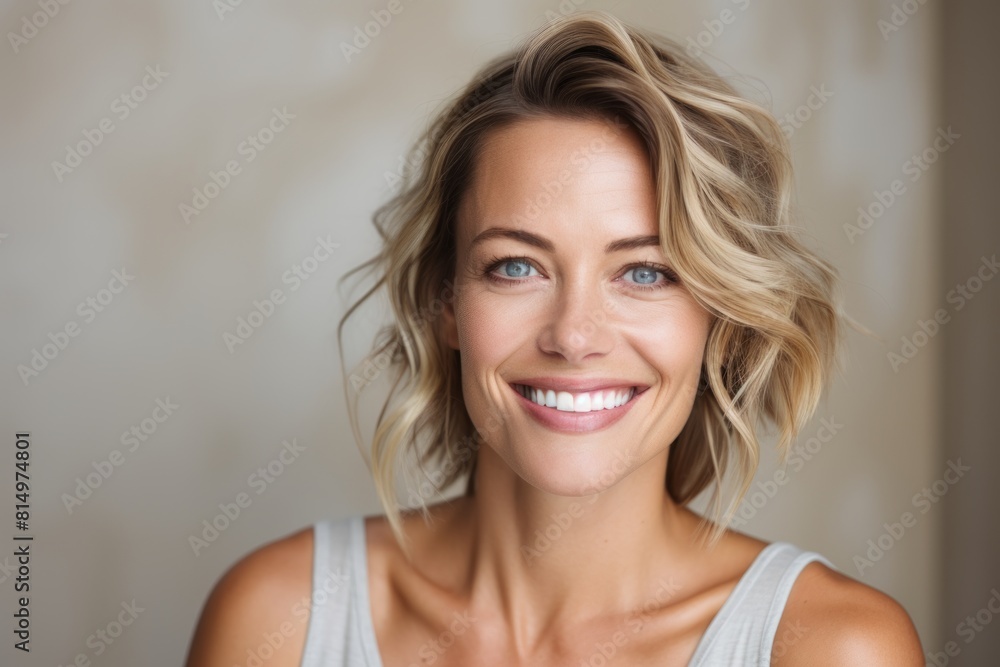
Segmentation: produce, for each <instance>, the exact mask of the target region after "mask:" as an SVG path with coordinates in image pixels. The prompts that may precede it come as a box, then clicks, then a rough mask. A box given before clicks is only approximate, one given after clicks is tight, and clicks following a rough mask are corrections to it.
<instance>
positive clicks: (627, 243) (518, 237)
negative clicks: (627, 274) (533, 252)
mask: <svg viewBox="0 0 1000 667" xmlns="http://www.w3.org/2000/svg"><path fill="white" fill-rule="evenodd" d="M493 238H508V239H513V240H515V241H520V242H522V243H527V244H528V245H533V246H535V247H536V248H541V249H542V250H544V251H546V252H554V251H555V249H556V247H555V245H554V244H553V243H552V241H550V240H548V239H547V238H545V237H542V236H538V235H537V234H532V233H531V232H526V231H524V230H522V229H509V228H506V227H490V228H489V229H487V230H485V231H483V232H480V233H479V234H477V235H476V238H474V239H472V243H471V244H470V246H469V247H470V248H472V247H475V246H476V245H477V244H479V243H482V242H484V241H487V240H489V239H493ZM659 245H660V237H659V236H630V237H628V238H624V239H618V240H617V241H612V242H611V243H609V244H608V245H607V246H605V248H604V252H606V253H608V254H610V253H613V252H620V251H622V250H634V249H636V248H647V247H649V246H659Z"/></svg>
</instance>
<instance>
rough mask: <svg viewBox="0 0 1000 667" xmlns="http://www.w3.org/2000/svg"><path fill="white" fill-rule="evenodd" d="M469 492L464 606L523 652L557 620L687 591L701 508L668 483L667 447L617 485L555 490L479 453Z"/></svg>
mask: <svg viewBox="0 0 1000 667" xmlns="http://www.w3.org/2000/svg"><path fill="white" fill-rule="evenodd" d="M479 457H480V458H479V462H478V464H477V468H476V480H475V489H476V490H475V496H474V497H472V498H470V499H469V503H468V505H467V508H466V510H465V511H464V514H463V517H462V523H463V525H464V531H463V532H464V534H465V535H467V536H468V539H469V543H468V553H469V559H468V560H467V561H466V562H467V563H468V571H467V572H466V573H465V574H466V576H465V581H466V591H467V595H468V598H467V599H468V600H469V604H470V607H471V608H472V609H473V610H478V611H479V613H480V614H481V615H482V616H484V617H487V618H493V619H494V620H496V621H502V622H503V626H502V627H505V628H506V629H507V630H506V631H507V632H508V633H511V634H512V636H510V637H509V640H510V642H511V644H510V645H512V646H515V647H516V648H517V651H518V652H520V653H522V654H528V653H530V652H531V650H532V647H533V646H535V645H536V644H537V643H538V640H539V639H540V638H542V637H544V636H545V635H547V634H550V633H552V632H556V634H557V635H558V634H559V628H566V629H567V632H568V629H569V628H579V627H583V626H582V625H581V623H582V622H586V621H588V620H594V619H600V618H605V619H608V618H611V617H613V616H615V615H620V616H621V617H622V618H624V617H625V616H627V615H628V614H629V613H630V612H633V611H636V610H650V609H652V608H655V607H659V606H662V605H664V604H665V603H668V602H669V601H670V599H671V598H673V597H675V596H677V595H683V584H684V579H685V574H686V573H688V572H690V571H691V567H692V566H693V565H694V564H695V563H696V561H697V554H695V551H694V549H693V547H692V535H693V531H694V528H695V526H696V523H697V521H698V517H697V515H695V514H694V513H693V512H691V511H690V510H687V509H685V508H682V507H679V506H678V505H677V504H676V503H674V502H673V501H672V500H671V499H670V497H669V495H668V494H667V493H666V490H665V488H664V483H663V480H664V479H665V473H666V460H667V452H664V453H663V454H662V456H658V457H656V458H655V459H652V460H650V461H648V462H647V463H646V464H644V465H643V466H641V467H640V468H638V469H636V470H635V471H633V472H632V473H631V474H629V475H628V476H627V477H626V478H624V479H622V480H620V481H619V482H618V483H617V484H615V485H614V486H613V487H611V488H608V489H605V490H603V491H601V492H599V493H594V494H592V495H584V496H579V497H565V496H556V495H553V494H551V493H546V492H544V491H541V490H539V489H538V488H536V487H534V486H532V485H530V484H528V483H526V482H525V481H524V480H523V479H521V478H519V477H518V476H517V475H515V474H514V473H513V472H512V471H511V470H510V468H509V467H508V466H507V465H506V463H504V462H503V461H502V460H501V459H500V458H499V457H498V456H497V455H496V454H495V453H494V452H493V451H492V450H491V449H490V448H489V447H483V448H482V449H480V451H479Z"/></svg>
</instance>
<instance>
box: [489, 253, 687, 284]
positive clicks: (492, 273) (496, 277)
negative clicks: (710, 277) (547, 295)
mask: <svg viewBox="0 0 1000 667" xmlns="http://www.w3.org/2000/svg"><path fill="white" fill-rule="evenodd" d="M498 269H502V271H500V272H499V273H498V272H497V271H498ZM532 270H535V269H534V267H533V266H532V264H531V261H530V260H529V259H528V258H526V257H514V256H508V257H494V258H492V259H491V260H489V264H488V266H487V267H486V268H485V269H483V272H482V273H483V275H484V276H485V277H486V278H488V279H489V280H491V281H493V282H495V283H498V284H501V285H514V284H516V283H520V282H524V280H523V279H524V278H529V277H531V276H530V272H531V271H532ZM629 273H631V274H633V277H634V282H633V281H625V282H627V283H629V284H630V285H631V286H632V288H633V289H637V290H659V289H665V288H667V287H670V286H672V285H676V284H678V283H679V282H680V281H679V280H678V278H677V274H676V273H674V272H673V271H672V270H671V269H669V268H667V267H665V266H661V265H659V264H653V263H651V262H638V263H636V264H630V265H629V266H627V267H626V268H625V273H624V274H623V275H628V274H629ZM657 274H662V275H663V277H664V279H665V280H664V281H663V282H662V283H661V282H659V281H658V280H657Z"/></svg>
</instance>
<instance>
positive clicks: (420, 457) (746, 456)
mask: <svg viewBox="0 0 1000 667" xmlns="http://www.w3.org/2000/svg"><path fill="white" fill-rule="evenodd" d="M542 116H544V117H556V118H569V119H574V118H580V119H583V118H602V119H620V120H624V122H626V123H628V125H629V126H630V127H631V128H633V129H634V130H636V131H637V132H638V134H639V136H640V137H641V138H642V140H643V142H644V144H645V147H646V150H647V153H648V157H649V160H650V165H651V167H652V173H653V174H654V176H655V181H656V191H657V215H658V225H659V231H660V237H661V248H662V251H663V252H664V254H665V256H666V257H667V258H668V259H669V261H670V262H671V267H672V268H673V269H674V271H675V272H676V273H677V275H678V276H679V277H680V280H681V283H682V284H683V285H684V286H685V287H686V289H687V290H688V291H689V292H690V293H691V294H692V296H693V297H694V299H696V300H697V301H698V303H700V304H701V305H702V306H703V307H704V308H706V309H707V310H708V311H709V312H710V313H711V314H712V315H713V316H714V317H713V321H712V324H711V327H710V330H709V335H708V340H707V345H706V349H705V356H704V362H703V368H702V375H703V378H702V381H703V389H704V390H703V391H700V392H699V395H698V396H697V397H696V399H695V402H694V406H693V408H692V412H691V414H690V416H689V418H688V421H687V422H686V424H685V425H684V427H683V430H682V431H681V432H680V434H679V435H678V437H677V439H676V440H675V441H674V442H672V443H671V444H670V453H669V458H668V465H667V474H666V479H665V480H664V485H665V487H666V491H667V493H669V494H670V496H671V498H672V499H673V500H674V501H675V502H677V503H678V504H687V503H689V502H690V501H692V500H693V499H694V498H695V497H696V496H698V495H699V494H700V493H701V492H702V491H703V490H705V489H706V488H707V487H708V486H709V485H710V484H712V483H713V482H714V483H715V486H714V489H713V494H712V518H713V520H714V529H713V531H712V535H711V541H712V543H713V544H714V543H715V542H716V541H717V539H718V538H719V537H720V536H721V534H722V532H723V531H724V527H723V526H725V525H727V524H728V523H729V522H730V520H731V519H732V517H733V515H734V514H735V511H736V509H737V507H738V505H739V503H740V501H741V500H742V498H743V497H744V495H745V494H746V492H747V490H748V488H749V486H750V484H751V482H752V479H753V476H754V473H755V472H756V469H757V466H758V462H759V449H760V445H759V442H758V439H757V434H756V429H757V426H758V423H760V422H762V421H764V420H768V421H770V422H771V423H772V424H774V425H775V426H777V427H778V429H779V440H778V450H779V453H780V458H781V462H782V463H784V462H785V461H786V458H787V455H788V450H789V448H790V445H791V443H792V441H793V439H794V438H795V436H796V434H797V433H798V432H799V430H800V429H801V428H802V427H803V426H804V425H805V423H806V422H807V421H808V420H809V419H810V418H811V417H812V415H813V413H814V411H815V409H816V407H817V404H818V402H819V400H820V397H821V395H822V393H823V391H824V389H825V388H826V385H827V383H828V381H829V375H830V372H831V370H832V368H833V366H834V365H837V362H838V349H839V346H840V344H841V338H842V336H843V325H842V320H847V321H848V322H850V323H851V324H852V326H854V322H853V321H852V320H850V318H846V317H845V316H843V315H842V313H841V309H840V306H839V295H838V290H839V287H838V284H837V283H838V276H837V272H836V270H835V269H834V268H833V267H832V266H831V265H830V264H829V263H827V262H826V261H825V260H823V259H821V258H819V257H818V256H817V255H815V254H814V253H812V252H811V251H809V250H808V249H807V248H806V247H805V246H804V245H803V244H802V243H800V242H799V241H798V240H797V239H796V229H795V228H793V227H792V226H791V224H790V217H791V216H790V208H791V205H790V202H791V189H792V172H791V163H790V156H789V147H788V144H787V141H786V138H785V136H784V134H783V132H782V129H781V127H780V125H779V124H778V122H777V121H776V120H775V118H774V117H773V116H772V115H771V114H770V113H769V112H768V111H767V110H766V109H764V108H763V107H762V106H761V105H759V104H756V103H754V102H752V101H750V100H748V99H745V98H744V97H742V96H740V95H739V94H737V92H736V91H735V89H734V88H733V87H732V86H730V84H728V83H727V82H726V81H725V80H724V79H723V78H722V77H721V76H719V75H718V74H716V73H715V72H714V71H713V70H712V69H711V68H710V67H708V66H707V65H706V64H704V63H703V62H701V61H700V60H698V59H696V58H695V57H692V56H689V55H688V54H686V53H685V51H684V49H683V48H682V47H680V46H679V45H678V44H677V43H676V42H674V41H672V40H670V39H668V38H665V37H663V36H660V35H657V34H651V33H647V32H645V31H641V30H638V29H636V28H634V27H631V26H629V25H626V24H624V23H623V22H621V21H620V20H618V19H617V18H615V17H614V16H612V15H610V14H608V13H606V12H602V11H586V12H579V13H575V14H571V15H569V16H565V17H560V18H557V19H555V20H552V21H550V22H548V23H547V24H546V25H544V26H542V27H541V28H540V29H538V30H537V31H536V32H534V33H533V34H531V35H530V36H529V37H528V38H527V39H525V40H524V41H523V42H522V43H521V44H520V46H518V47H517V48H515V49H513V50H512V51H510V52H508V53H506V54H504V55H502V56H500V57H497V58H495V59H493V60H491V61H490V62H488V63H487V64H486V65H485V66H484V67H483V68H482V69H481V70H480V72H479V73H478V75H477V76H476V77H475V78H474V79H473V81H472V82H471V83H470V84H469V85H468V86H466V87H465V88H464V90H462V91H461V92H460V94H458V95H457V97H455V98H453V99H452V100H451V101H450V102H449V103H448V104H447V105H446V106H445V108H444V109H443V110H442V111H441V112H440V113H438V114H437V115H436V117H435V118H434V119H433V120H432V122H431V123H430V125H429V126H428V127H427V129H426V130H425V132H424V133H423V135H422V136H421V137H420V140H419V141H418V142H417V144H416V145H415V146H414V147H413V148H412V149H411V151H410V153H409V155H408V158H407V164H408V165H411V166H413V169H410V170H408V171H407V172H406V173H404V174H402V176H401V178H400V186H401V189H400V191H399V193H398V194H396V195H395V196H394V197H392V198H391V199H390V200H389V201H388V202H387V203H385V204H384V205H383V206H381V207H380V208H379V209H378V210H377V211H376V212H375V215H374V224H375V226H376V228H377V230H378V232H379V234H380V236H381V237H382V240H383V246H382V249H381V251H380V252H379V253H378V254H377V255H376V256H375V257H373V258H372V259H370V260H368V261H367V262H365V263H363V264H361V265H360V266H358V267H356V268H354V269H353V270H351V271H349V272H348V273H347V274H345V276H344V278H346V277H347V276H349V275H351V274H353V273H355V272H357V271H360V270H362V269H364V268H368V269H369V270H373V271H375V272H376V275H377V281H376V283H375V284H374V285H373V286H372V287H371V288H370V289H369V290H368V291H367V292H365V293H364V294H363V295H362V296H361V298H360V299H359V300H357V301H356V302H355V303H354V304H353V305H352V306H351V307H350V308H349V309H348V310H347V312H346V313H345V314H344V316H343V318H342V319H341V320H340V324H339V326H338V346H339V349H340V356H341V361H342V362H343V360H344V357H343V344H342V341H341V336H342V331H343V327H344V324H345V323H346V321H347V319H348V318H349V317H350V316H351V314H352V313H353V312H354V311H355V310H356V309H357V308H358V307H359V306H360V305H361V304H362V303H363V302H364V301H365V300H367V299H368V298H369V297H370V296H371V295H372V294H374V293H375V292H376V291H377V290H379V289H380V288H382V287H385V288H386V291H387V296H388V299H389V303H390V306H391V308H392V313H393V315H394V322H393V323H392V324H390V325H388V326H386V327H383V328H382V329H381V330H380V331H379V332H378V334H377V335H376V338H375V342H374V344H373V347H372V350H371V352H370V354H369V355H368V357H366V358H365V359H363V360H362V362H361V363H359V364H358V365H357V366H355V367H354V368H353V369H352V372H351V374H350V375H349V376H348V374H347V372H345V374H344V383H345V395H346V396H347V397H348V408H349V409H348V413H349V415H350V419H351V426H352V430H353V431H354V435H355V438H357V440H358V442H359V443H361V442H362V441H363V438H362V437H361V435H360V431H359V428H358V418H357V414H356V411H357V406H356V404H354V405H352V404H351V394H352V392H353V391H359V392H360V390H361V389H363V388H364V387H365V386H367V385H368V384H369V382H370V381H371V379H373V377H374V376H375V375H377V374H379V373H381V372H382V371H390V372H393V373H394V377H395V382H394V383H393V385H392V389H391V391H390V393H389V396H388V398H386V400H385V403H384V404H383V406H382V411H381V412H380V414H379V416H378V421H377V425H376V428H375V432H374V435H373V437H372V441H371V443H370V460H368V458H367V457H366V463H368V465H369V466H370V469H371V472H372V475H373V479H374V482H375V486H376V490H377V492H378V496H379V499H380V501H381V503H382V505H383V507H384V508H385V510H386V516H387V519H388V520H389V523H390V525H391V527H392V530H393V532H394V534H395V535H396V538H397V540H398V541H399V543H400V545H401V547H402V548H403V550H404V552H405V553H407V556H409V551H408V550H407V545H406V544H405V543H404V535H403V532H402V528H401V525H402V522H401V516H402V512H401V507H402V506H401V505H400V503H399V499H398V498H397V494H396V490H395V483H396V479H397V473H398V470H397V468H398V467H399V465H400V464H399V462H400V457H401V455H402V454H404V453H407V452H411V453H414V454H416V456H415V459H416V461H417V466H418V467H419V468H420V469H421V471H422V473H423V475H424V477H425V478H426V481H423V482H421V487H420V488H421V491H420V492H419V493H414V492H412V491H411V493H410V500H413V499H414V498H416V500H417V503H416V504H417V507H418V508H419V509H420V510H421V511H422V512H423V513H424V516H425V517H427V516H428V513H427V506H426V503H425V502H424V500H426V498H427V497H428V496H430V495H434V494H439V493H440V492H441V491H442V490H444V489H445V488H447V487H449V486H450V485H451V484H453V483H454V482H456V481H458V480H460V479H462V478H463V477H467V483H466V490H465V494H466V495H473V494H474V492H475V489H474V477H475V467H476V461H477V452H478V449H479V445H480V443H481V442H482V436H481V434H480V433H479V432H478V431H477V430H476V428H475V426H474V425H473V424H472V422H471V420H470V417H469V415H468V413H467V411H466V409H465V404H464V400H463V396H462V387H461V370H460V367H459V356H458V351H456V350H453V349H450V348H449V347H448V346H447V345H446V344H445V343H444V340H443V337H442V336H441V335H440V333H439V327H438V325H439V318H438V317H437V316H438V315H439V314H440V313H441V311H442V309H443V308H444V306H445V304H446V303H447V302H449V301H450V300H451V299H453V298H454V292H453V289H452V283H451V280H452V278H453V275H454V274H453V269H454V263H455V251H456V249H455V225H456V210H457V208H458V205H459V202H460V200H461V198H462V196H463V194H464V192H465V191H466V189H467V188H468V186H469V175H470V174H471V173H472V171H473V170H472V165H473V164H474V161H475V159H476V157H477V153H478V149H479V147H480V146H481V145H482V142H483V138H484V136H485V135H487V134H488V133H490V132H496V131H497V130H498V129H500V128H503V127H504V126H507V125H509V124H511V123H515V122H517V121H519V120H524V119H530V118H538V117H542ZM343 367H344V368H345V369H346V365H345V366H343ZM404 380H405V382H404ZM400 383H403V384H402V386H401V385H400ZM348 384H350V385H351V386H350V387H348ZM397 391H399V392H400V394H399V396H400V398H401V400H400V402H399V403H398V405H395V406H393V407H392V408H391V409H390V403H391V402H392V401H393V398H394V397H396V396H397ZM487 430H488V429H487ZM733 458H735V460H736V469H737V474H736V478H737V484H738V492H737V494H736V495H735V497H734V499H733V501H732V502H730V504H729V506H728V508H727V509H726V511H725V512H723V511H722V503H721V492H720V490H721V488H722V486H723V476H724V474H725V473H726V472H727V470H729V468H730V466H731V464H732V460H733ZM428 464H430V465H432V466H433V468H432V472H431V473H428V472H427V469H426V467H425V466H427V465H428ZM703 525H704V523H703Z"/></svg>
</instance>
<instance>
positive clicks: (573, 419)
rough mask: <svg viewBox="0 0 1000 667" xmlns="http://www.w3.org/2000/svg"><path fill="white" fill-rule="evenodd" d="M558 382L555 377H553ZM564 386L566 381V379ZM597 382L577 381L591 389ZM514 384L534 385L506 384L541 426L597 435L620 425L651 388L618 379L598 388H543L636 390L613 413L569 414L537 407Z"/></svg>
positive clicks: (547, 386) (607, 411)
mask: <svg viewBox="0 0 1000 667" xmlns="http://www.w3.org/2000/svg"><path fill="white" fill-rule="evenodd" d="M543 379H545V378H534V381H536V382H539V384H541V381H542V380H543ZM550 379H553V380H554V379H556V378H550ZM563 382H564V384H563V386H565V380H563ZM594 382H595V381H593V380H588V381H578V382H577V383H576V384H577V385H578V386H584V387H586V386H588V383H589V384H591V385H593V384H594ZM599 382H602V383H604V382H605V380H600V381H599ZM514 384H531V382H529V381H526V382H521V381H518V382H516V383H507V386H508V387H510V390H511V391H512V392H513V393H514V396H515V397H516V398H517V400H518V402H519V403H520V404H521V405H522V406H523V407H524V409H525V411H526V412H527V413H528V414H529V415H531V417H532V418H534V420H535V421H536V422H538V423H539V424H541V425H542V426H544V427H546V428H548V429H550V430H553V431H559V432H561V433H594V432H596V431H603V430H604V429H606V428H608V427H610V426H611V425H612V424H614V423H616V422H618V421H619V420H620V419H622V418H623V417H624V416H625V415H626V414H628V411H629V410H631V409H632V406H633V405H634V404H635V402H636V401H637V400H638V399H639V397H640V396H642V394H643V393H645V391H646V390H647V389H649V387H648V386H646V387H644V386H643V385H634V384H628V381H627V380H626V381H625V382H624V383H622V382H621V381H619V380H613V381H611V382H610V383H605V384H600V385H594V386H596V389H593V390H590V389H586V388H584V389H576V390H571V389H561V388H560V389H556V387H553V386H552V385H544V386H546V388H549V389H552V390H553V391H577V392H583V391H597V390H598V389H613V388H616V387H636V391H635V395H634V396H632V398H631V399H629V401H628V402H627V403H625V404H623V405H619V406H618V407H617V408H612V409H610V410H595V411H593V412H569V411H567V410H555V409H553V408H549V407H545V406H542V405H538V404H537V403H535V402H534V401H532V400H529V399H527V398H525V397H524V396H522V395H521V393H520V392H518V391H517V389H515V388H514Z"/></svg>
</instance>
